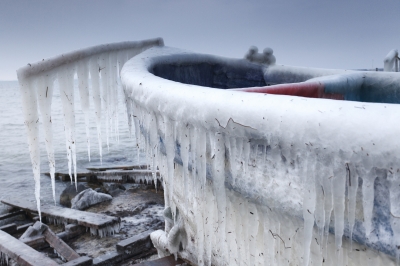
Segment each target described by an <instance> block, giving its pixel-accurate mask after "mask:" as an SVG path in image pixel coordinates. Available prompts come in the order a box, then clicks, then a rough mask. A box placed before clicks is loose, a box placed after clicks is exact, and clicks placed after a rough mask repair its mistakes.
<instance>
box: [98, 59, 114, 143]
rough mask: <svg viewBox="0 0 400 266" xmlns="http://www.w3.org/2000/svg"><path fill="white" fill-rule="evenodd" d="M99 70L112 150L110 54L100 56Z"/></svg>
mask: <svg viewBox="0 0 400 266" xmlns="http://www.w3.org/2000/svg"><path fill="white" fill-rule="evenodd" d="M98 63H99V72H100V75H101V87H102V92H103V94H102V96H103V98H102V100H103V102H104V109H105V116H106V119H105V120H106V143H107V150H108V151H109V150H110V143H109V137H110V126H111V123H110V120H111V115H110V111H111V110H110V105H111V100H110V97H111V96H110V94H111V92H110V84H109V81H110V78H109V72H110V71H111V69H110V62H109V54H108V53H107V54H102V55H101V56H100V60H99V62H98Z"/></svg>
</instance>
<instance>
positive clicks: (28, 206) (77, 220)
mask: <svg viewBox="0 0 400 266" xmlns="http://www.w3.org/2000/svg"><path fill="white" fill-rule="evenodd" d="M1 202H2V203H4V204H6V205H9V206H12V207H14V208H18V209H22V210H25V211H28V212H37V208H36V203H34V202H30V201H27V200H23V199H14V200H1ZM40 209H41V212H42V215H43V216H47V217H51V218H53V219H60V220H61V221H63V222H65V223H70V224H78V225H82V226H85V227H89V228H93V229H103V228H106V227H107V226H115V225H117V224H118V225H119V223H120V218H118V217H112V216H108V215H104V214H97V213H92V212H85V211H79V210H75V209H70V208H63V207H57V206H54V205H43V206H41V207H40Z"/></svg>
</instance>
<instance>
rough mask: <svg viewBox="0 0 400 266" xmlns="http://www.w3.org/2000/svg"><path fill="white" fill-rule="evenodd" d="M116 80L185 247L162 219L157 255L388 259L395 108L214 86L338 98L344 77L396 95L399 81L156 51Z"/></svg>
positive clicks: (218, 261) (200, 260)
mask: <svg viewBox="0 0 400 266" xmlns="http://www.w3.org/2000/svg"><path fill="white" fill-rule="evenodd" d="M257 67H259V68H258V69H257ZM241 68H245V69H252V71H249V72H246V71H245V70H243V71H242V70H241ZM241 71H242V72H241ZM288 73H289V74H291V75H287V74H288ZM203 74H204V75H203ZM328 75H335V76H332V78H331V77H328ZM324 76H326V77H324ZM290 78H292V81H290ZM121 79H122V83H123V85H124V86H125V95H126V96H128V99H127V106H129V110H130V112H132V114H131V117H133V120H134V122H133V123H132V124H135V125H139V127H140V130H141V132H142V134H143V138H142V139H143V140H144V142H145V145H142V146H145V147H147V152H148V153H149V154H150V155H151V157H152V158H153V156H154V155H157V156H156V158H157V159H156V160H155V163H156V164H157V166H158V168H159V169H160V172H161V174H162V177H163V186H164V191H165V202H166V205H167V207H169V208H171V210H172V213H173V215H175V213H177V212H179V214H180V215H181V216H183V222H184V228H185V232H186V233H187V235H188V238H189V240H191V241H188V245H187V246H186V248H185V249H180V250H176V249H174V247H172V246H171V247H169V246H168V245H171V244H169V241H168V238H169V236H168V235H169V232H170V231H169V230H171V224H170V223H168V222H167V225H166V230H165V232H162V231H159V232H156V233H155V234H154V236H152V239H153V243H154V244H155V245H156V247H157V248H158V249H159V253H160V254H164V253H165V252H168V251H167V250H169V251H172V252H177V253H179V255H180V256H183V257H185V258H187V259H189V260H190V261H193V262H194V263H196V264H197V265H272V264H273V265H361V264H365V263H366V264H369V261H371V260H374V261H375V262H376V263H387V264H394V263H395V262H394V260H393V258H394V256H396V253H397V247H396V245H395V244H393V243H395V242H396V243H397V240H396V239H397V234H398V233H397V232H398V229H397V227H398V226H397V224H398V223H397V222H393V221H396V220H395V219H393V217H392V218H391V217H390V215H389V216H385V215H386V214H385V215H379V212H381V213H387V214H389V211H390V209H393V211H395V210H396V207H393V206H395V205H393V204H390V201H389V200H388V198H387V197H386V195H387V194H386V192H385V191H388V190H389V186H387V183H386V181H385V180H386V178H387V177H388V175H389V173H390V172H388V171H389V169H390V167H393V166H394V165H395V162H396V161H397V158H398V154H399V152H398V148H399V147H398V141H397V135H398V134H397V133H396V132H397V130H396V129H395V128H393V125H395V123H396V121H397V120H398V119H399V115H398V114H399V111H400V107H399V106H397V105H393V104H377V103H362V102H350V101H333V100H324V99H310V98H301V97H292V96H280V95H271V94H251V93H244V92H238V91H230V90H221V89H212V88H210V87H214V88H240V87H241V86H251V85H249V84H255V85H253V86H265V85H264V84H265V83H269V82H272V80H275V81H277V80H281V82H305V81H307V80H309V79H315V80H317V82H321V83H324V82H325V83H324V84H325V88H327V89H329V90H335V89H336V87H338V86H339V84H343V82H344V81H346V79H347V80H350V81H351V82H352V83H351V84H352V85H351V86H352V87H351V88H354V89H357V90H358V89H359V88H364V87H366V86H371V84H374V82H375V84H376V83H377V82H380V81H379V80H382V84H383V85H384V86H386V87H385V88H387V89H390V90H391V91H394V90H397V89H398V88H394V87H393V86H396V84H399V81H400V76H399V75H397V74H393V73H369V72H355V71H342V70H313V69H306V68H296V67H285V66H268V67H267V68H264V69H262V67H261V66H258V65H256V64H252V63H250V62H245V61H243V60H233V59H224V58H218V57H213V56H209V55H198V54H193V53H190V52H186V51H182V50H178V49H174V48H169V47H162V48H151V49H149V50H147V51H145V52H143V53H142V54H140V55H139V56H137V57H134V58H132V59H131V60H129V61H128V62H127V63H126V64H125V65H124V67H123V69H122V71H121ZM353 81H354V82H353ZM390 84H392V85H390ZM199 85H201V86H199ZM340 86H341V85H340ZM390 86H392V87H390ZM153 121H156V122H153ZM156 133H157V136H158V137H155V136H154V134H156ZM157 146H158V147H159V150H158V151H157V152H153V151H152V150H153V149H154V147H157ZM153 162H154V159H153ZM392 165H393V166H392ZM391 171H392V170H391ZM392 172H393V171H392ZM392 176H393V177H392V180H397V178H395V177H394V175H392ZM392 182H397V181H392ZM378 187H379V189H377V188H378ZM392 190H393V189H392V188H391V195H392V194H395V195H394V196H393V197H397V194H398V193H397V192H392ZM394 190H396V191H397V189H394ZM377 208H379V210H377ZM391 224H392V225H391ZM349 237H350V238H351V239H350V240H349V239H348V238H349Z"/></svg>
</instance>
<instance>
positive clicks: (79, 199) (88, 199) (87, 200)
mask: <svg viewBox="0 0 400 266" xmlns="http://www.w3.org/2000/svg"><path fill="white" fill-rule="evenodd" d="M110 200H112V196H110V195H108V194H105V193H100V192H96V191H94V190H93V189H91V188H88V189H85V190H83V191H81V192H80V193H79V194H78V195H76V196H75V197H74V198H73V199H72V200H71V209H77V210H84V209H87V208H89V207H90V206H92V205H95V204H98V203H101V202H104V201H110Z"/></svg>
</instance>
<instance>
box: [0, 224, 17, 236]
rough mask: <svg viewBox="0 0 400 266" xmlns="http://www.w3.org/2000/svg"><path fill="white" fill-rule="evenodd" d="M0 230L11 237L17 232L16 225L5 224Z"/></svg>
mask: <svg viewBox="0 0 400 266" xmlns="http://www.w3.org/2000/svg"><path fill="white" fill-rule="evenodd" d="M0 230H2V231H4V232H6V233H8V234H10V235H12V234H15V233H16V232H17V225H16V224H14V223H12V224H6V225H3V226H0Z"/></svg>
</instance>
